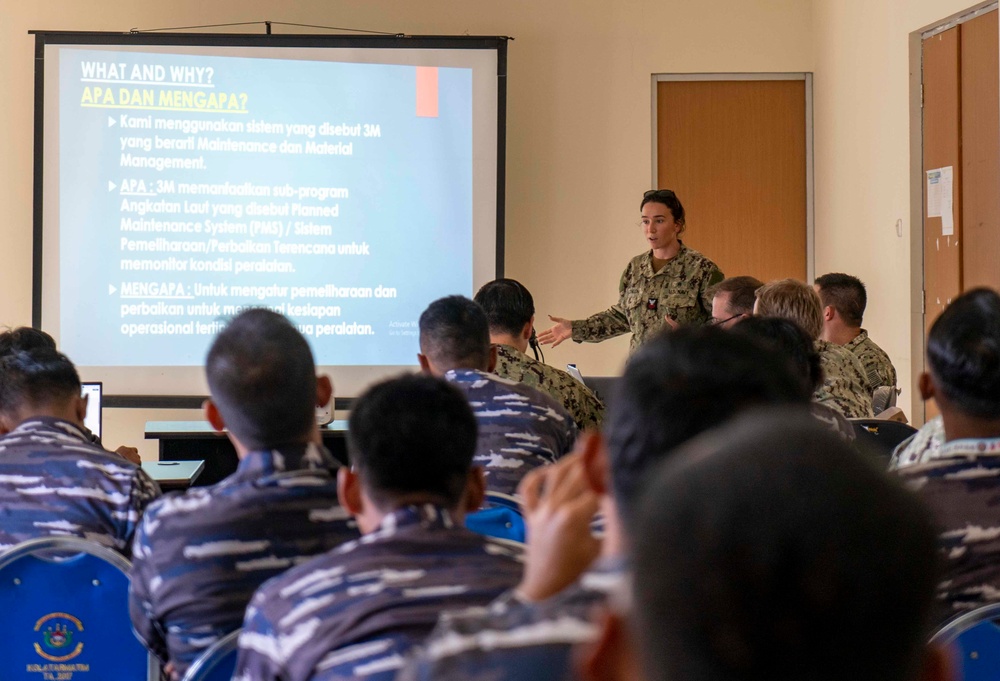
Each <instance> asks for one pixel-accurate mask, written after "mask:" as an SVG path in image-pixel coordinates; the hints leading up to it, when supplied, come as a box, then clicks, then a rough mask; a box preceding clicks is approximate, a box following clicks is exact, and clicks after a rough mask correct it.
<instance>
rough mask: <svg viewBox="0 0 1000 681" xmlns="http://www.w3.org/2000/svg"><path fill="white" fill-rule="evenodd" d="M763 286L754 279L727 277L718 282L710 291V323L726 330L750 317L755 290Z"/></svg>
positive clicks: (754, 299) (755, 294) (754, 300)
mask: <svg viewBox="0 0 1000 681" xmlns="http://www.w3.org/2000/svg"><path fill="white" fill-rule="evenodd" d="M763 285H764V282H762V281H760V280H759V279H756V278H755V277H729V278H728V279H723V280H722V281H720V282H719V283H718V284H716V285H715V287H714V288H713V289H712V321H711V323H712V324H714V325H716V326H718V327H720V328H723V329H728V328H731V327H732V326H733V325H735V324H736V323H737V322H739V321H740V320H741V319H744V318H745V317H749V316H750V315H752V314H753V304H754V303H755V302H756V301H757V289H759V288H760V287H761V286H763Z"/></svg>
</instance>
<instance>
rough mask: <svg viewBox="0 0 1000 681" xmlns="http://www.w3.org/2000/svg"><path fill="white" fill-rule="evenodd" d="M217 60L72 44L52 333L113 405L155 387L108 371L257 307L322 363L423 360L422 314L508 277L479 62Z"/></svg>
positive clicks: (197, 337)
mask: <svg viewBox="0 0 1000 681" xmlns="http://www.w3.org/2000/svg"><path fill="white" fill-rule="evenodd" d="M209 52H212V53H208V54H206V53H194V54H192V53H190V50H189V49H173V50H170V49H168V48H163V47H160V48H157V49H149V50H122V49H108V48H106V47H104V46H64V47H61V48H60V49H59V50H58V58H57V60H56V63H57V65H58V80H57V83H58V85H57V89H56V92H57V101H58V106H57V107H54V106H53V104H52V103H51V102H48V101H47V103H46V106H47V107H48V108H49V109H48V113H49V114H50V115H49V116H48V117H47V120H51V114H52V110H53V109H55V114H56V115H55V124H54V125H53V126H52V127H51V128H49V129H47V134H46V138H45V143H46V158H47V159H52V160H55V161H56V163H57V173H55V174H54V171H53V169H51V168H49V167H48V166H46V171H47V172H46V177H47V178H49V182H47V183H46V184H47V186H48V187H49V192H48V194H47V195H46V197H45V198H46V207H47V212H46V214H45V225H46V229H45V237H46V242H45V264H44V268H43V289H44V292H45V294H44V295H43V315H42V317H43V325H42V326H43V328H46V329H47V330H50V331H52V332H54V335H56V337H57V339H58V341H59V343H60V346H61V348H62V349H63V351H64V352H66V353H67V354H68V355H69V356H70V357H71V358H72V359H73V360H74V362H76V363H77V364H78V365H79V366H81V367H86V368H89V369H91V371H88V372H87V373H88V374H90V375H93V376H95V378H97V379H100V380H105V381H106V382H108V379H110V383H111V384H112V386H113V387H110V389H109V388H106V392H112V393H114V392H125V393H127V392H135V393H137V394H156V393H157V392H159V391H157V390H156V389H151V386H149V385H146V386H145V388H146V389H145V390H143V389H142V386H141V385H129V381H128V380H124V381H122V380H116V376H127V375H129V374H128V370H129V369H131V368H155V369H156V371H154V372H153V375H159V376H163V375H165V374H167V375H169V374H170V373H171V368H172V367H177V368H181V367H200V366H201V365H202V364H203V363H204V358H205V354H206V352H207V349H208V347H209V345H210V343H211V341H212V338H213V337H214V336H215V335H216V334H217V333H218V332H219V330H220V329H222V328H223V327H224V325H225V323H226V320H227V319H229V318H231V317H233V316H234V315H236V314H237V313H238V312H239V311H240V310H242V309H245V308H247V307H267V308H269V309H272V310H275V311H277V312H280V313H281V314H284V315H286V316H288V317H289V318H290V319H291V320H292V321H293V322H294V323H295V324H296V326H297V327H298V328H299V329H300V331H301V332H302V333H303V335H304V336H305V337H306V338H307V339H308V340H309V342H310V344H311V346H312V348H313V351H314V353H315V354H316V359H317V363H318V364H320V365H324V366H332V367H355V368H359V369H360V368H379V367H381V368H385V369H388V368H391V367H400V366H412V365H414V364H415V356H416V352H417V351H418V347H417V328H416V327H417V318H418V317H419V315H420V313H421V311H422V310H423V309H424V308H425V307H426V305H427V304H428V303H429V302H431V301H432V300H434V299H436V298H439V297H441V296H444V295H449V294H456V293H458V294H463V295H471V294H472V293H473V292H474V290H475V287H476V286H478V285H479V284H481V283H483V282H484V281H487V280H489V279H490V278H492V277H493V276H494V275H495V268H494V269H491V268H490V267H489V266H487V267H484V266H483V265H482V263H483V262H489V260H490V258H491V257H492V258H493V261H494V262H495V250H494V251H490V250H489V249H488V248H486V249H484V244H485V243H492V244H495V241H496V224H495V205H496V203H495V201H496V189H495V186H494V187H489V186H487V187H485V191H487V192H488V193H489V194H490V195H491V196H490V198H491V201H490V206H491V207H493V211H494V215H493V216H491V217H492V220H487V223H488V224H487V225H486V226H485V229H484V225H483V224H482V223H483V220H482V219H481V218H480V219H479V220H478V222H479V224H477V215H476V214H475V213H476V211H475V208H474V205H473V202H474V197H475V196H476V195H477V194H476V189H477V187H476V174H477V173H476V171H475V168H474V166H475V164H476V161H477V150H476V149H474V138H475V129H474V128H475V125H476V122H475V110H476V106H475V102H474V100H475V92H474V90H475V86H474V65H470V66H468V67H461V66H454V65H421V64H420V63H419V62H420V61H427V59H426V58H424V59H403V60H400V59H399V55H392V56H393V57H395V58H396V59H395V60H396V61H397V62H399V61H403V62H407V61H409V62H410V63H378V61H377V60H373V62H370V63H366V62H364V61H361V60H362V59H364V52H363V51H359V50H355V51H353V54H354V55H358V53H359V52H360V53H361V54H360V56H356V57H355V58H354V59H351V60H342V61H341V60H336V59H331V58H329V57H327V58H325V59H309V58H306V57H308V56H311V54H316V52H315V51H312V52H310V51H308V50H297V51H295V53H294V55H293V56H292V57H291V58H290V57H289V56H288V55H280V56H278V55H276V56H275V57H273V58H269V57H268V56H262V55H266V54H267V50H265V49H259V48H258V49H255V50H254V52H253V55H252V56H243V53H242V52H241V49H240V48H235V49H228V50H226V49H216V50H214V51H209ZM389 52H393V51H389ZM383 61H384V56H383ZM444 61H447V60H444ZM414 62H416V63H414ZM55 65H56V64H53V63H48V64H47V65H46V66H47V69H53V68H54V67H55ZM493 96H494V97H495V85H494V93H493ZM495 115H496V112H495V110H494V112H493V117H492V120H493V121H494V122H495V120H496V118H495ZM494 125H495V123H494ZM493 144H494V145H495V128H494V139H493ZM491 152H492V153H490V154H487V159H486V162H487V163H492V164H493V166H494V169H493V177H494V178H495V163H496V148H495V146H494V148H493V149H492V150H491ZM480 162H482V160H481V159H480ZM480 174H482V173H480ZM488 176H489V174H486V177H488ZM53 185H54V186H55V187H57V192H56V196H53V195H52V193H53V192H52V187H53ZM478 189H479V190H480V191H482V190H483V189H484V187H483V186H482V183H481V182H480V187H478ZM53 209H54V210H53ZM51 213H55V214H54V215H53V214H51ZM480 214H481V215H482V212H480ZM483 232H485V234H484V233H483ZM53 242H55V243H53ZM477 248H478V250H479V251H484V250H485V251H486V252H485V253H483V252H480V253H479V254H478V256H477V253H476V250H477ZM477 257H478V260H479V263H480V264H479V265H478V266H477ZM492 264H493V263H490V265H492ZM116 371H117V372H118V373H117V374H116ZM376 373H377V372H376ZM134 375H136V376H140V375H142V374H141V373H140V374H134ZM366 375H368V376H372V375H371V374H366ZM168 378H169V376H168ZM115 383H117V384H118V385H117V386H115V385H114V384H115ZM163 383H164V384H165V385H168V386H170V387H169V388H168V389H166V390H165V391H163V392H165V393H168V394H169V393H181V394H197V392H198V390H197V388H198V387H200V385H199V386H193V385H191V383H190V381H186V380H182V381H179V382H176V381H173V382H172V381H169V380H168V381H165V382H163ZM115 388H117V390H115Z"/></svg>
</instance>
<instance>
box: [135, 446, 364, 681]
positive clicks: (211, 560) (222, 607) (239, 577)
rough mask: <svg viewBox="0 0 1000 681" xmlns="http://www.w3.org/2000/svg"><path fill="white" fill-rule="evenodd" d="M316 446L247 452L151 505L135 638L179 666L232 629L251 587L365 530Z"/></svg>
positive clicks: (142, 535) (138, 546)
mask: <svg viewBox="0 0 1000 681" xmlns="http://www.w3.org/2000/svg"><path fill="white" fill-rule="evenodd" d="M338 465H339V464H337V462H336V461H335V460H334V459H333V457H332V456H331V455H330V453H329V452H328V451H326V450H325V449H323V448H322V447H320V446H318V445H314V444H310V445H308V446H306V445H298V446H292V447H284V448H281V449H279V450H272V451H259V452H251V453H249V454H248V455H247V456H246V457H244V458H243V460H242V461H240V464H239V467H238V468H237V469H236V472H235V473H233V474H232V475H230V476H229V477H227V478H226V479H224V480H222V481H221V482H219V483H217V484H216V485H213V486H210V487H196V488H192V489H190V490H187V491H186V492H183V493H175V494H168V495H167V496H165V497H164V498H163V499H162V500H160V501H158V502H157V503H154V504H152V505H150V507H149V509H148V510H147V511H146V516H145V518H144V519H143V522H142V524H141V525H140V528H139V531H138V532H137V533H136V536H135V546H134V549H133V553H134V558H133V565H132V587H131V592H130V594H129V608H130V611H131V615H132V622H133V624H134V625H135V628H136V631H137V632H138V633H139V636H140V637H141V638H142V639H143V641H145V642H146V645H147V647H149V648H150V649H151V650H152V651H153V652H155V653H156V654H157V655H158V656H159V657H160V658H161V659H162V660H168V659H169V660H170V661H172V662H173V663H174V665H175V666H176V668H177V671H178V672H179V674H182V675H183V673H184V671H185V670H186V669H187V667H188V666H189V665H190V664H191V662H193V661H194V660H195V659H196V658H197V656H198V655H199V654H200V653H202V652H204V650H205V649H206V648H208V647H209V646H210V645H212V643H214V642H215V641H216V640H218V639H219V638H221V637H222V636H224V635H225V634H228V633H229V632H231V631H235V630H236V629H238V628H239V626H240V624H242V622H243V614H244V612H245V611H246V606H247V603H248V602H249V601H250V597H251V596H252V595H253V593H254V591H255V590H256V589H257V587H258V586H260V585H261V584H262V583H264V581H266V580H268V579H270V578H271V577H274V576H275V575H277V574H279V573H281V572H284V571H285V570H287V569H288V568H289V567H291V566H293V565H297V564H298V563H301V562H303V561H305V560H308V559H310V558H312V557H313V556H316V555H317V554H320V553H323V552H325V551H328V550H330V549H332V548H333V547H335V546H337V545H339V544H341V543H343V542H345V541H348V540H351V539H356V538H357V537H359V536H360V534H359V532H358V530H357V525H356V523H355V522H354V521H353V520H352V519H350V518H349V516H348V514H347V513H346V512H345V511H344V510H343V509H342V508H341V507H340V506H339V505H338V502H337V480H336V469H337V467H338Z"/></svg>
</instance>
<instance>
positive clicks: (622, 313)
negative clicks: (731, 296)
mask: <svg viewBox="0 0 1000 681" xmlns="http://www.w3.org/2000/svg"><path fill="white" fill-rule="evenodd" d="M639 209H640V211H641V215H642V220H641V223H640V224H641V225H642V228H643V232H644V233H645V236H646V241H647V243H649V246H650V250H649V251H646V252H645V253H642V254H641V255H637V256H636V257H634V258H632V260H631V261H629V264H628V266H626V267H625V271H624V272H623V273H622V278H621V282H620V283H619V285H618V303H617V304H615V305H613V306H611V307H610V308H608V309H607V310H605V311H604V312H598V313H597V314H595V315H591V316H590V317H588V318H587V319H577V320H573V321H571V320H569V319H563V318H561V317H553V316H551V315H550V316H549V319H551V320H552V321H553V322H555V326H553V327H552V328H550V329H548V330H546V331H543V332H542V333H540V334H539V335H538V340H539V342H541V343H542V344H543V345H552V346H553V347H555V346H557V345H559V344H560V343H562V342H563V341H564V340H567V339H569V338H572V339H573V340H574V341H576V342H577V343H581V342H588V343H598V342H600V341H602V340H606V339H608V338H614V337H615V336H620V335H622V334H623V333H631V334H632V342H631V344H630V346H629V351H630V352H634V351H635V349H636V348H637V347H639V346H640V345H642V343H643V342H645V341H646V340H647V339H648V338H650V337H651V336H653V335H654V334H655V333H656V332H657V331H659V330H660V329H662V328H663V327H664V326H670V327H671V328H676V327H678V326H681V325H685V324H703V323H705V322H706V321H708V320H709V319H710V318H711V316H712V296H711V295H710V293H709V289H710V288H711V287H712V286H714V285H715V284H718V283H719V282H720V281H722V280H723V278H724V277H723V274H722V272H721V271H720V270H719V268H718V267H717V266H716V265H715V263H714V262H712V261H711V260H709V259H708V258H706V257H705V256H703V255H702V254H701V253H699V252H698V251H695V250H692V249H690V248H688V247H687V246H685V245H684V242H682V241H681V240H680V238H679V237H680V235H681V234H682V233H683V232H684V228H685V222H684V207H683V206H682V205H681V202H680V201H679V200H678V198H677V196H676V195H675V194H674V193H673V192H672V191H670V190H669V189H654V190H651V191H648V192H646V193H645V194H643V197H642V203H641V204H639Z"/></svg>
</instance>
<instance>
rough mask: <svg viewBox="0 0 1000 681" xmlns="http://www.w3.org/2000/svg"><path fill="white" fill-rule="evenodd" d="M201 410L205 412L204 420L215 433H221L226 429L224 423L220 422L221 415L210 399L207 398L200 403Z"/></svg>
mask: <svg viewBox="0 0 1000 681" xmlns="http://www.w3.org/2000/svg"><path fill="white" fill-rule="evenodd" d="M201 409H202V411H203V412H205V420H206V421H208V423H209V424H210V425H211V426H212V427H213V428H215V429H216V430H217V431H219V432H222V431H223V430H225V429H226V422H225V421H223V420H222V414H220V413H219V408H218V407H217V406H215V402H213V401H212V398H208V399H207V400H205V401H204V402H202V403H201Z"/></svg>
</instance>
